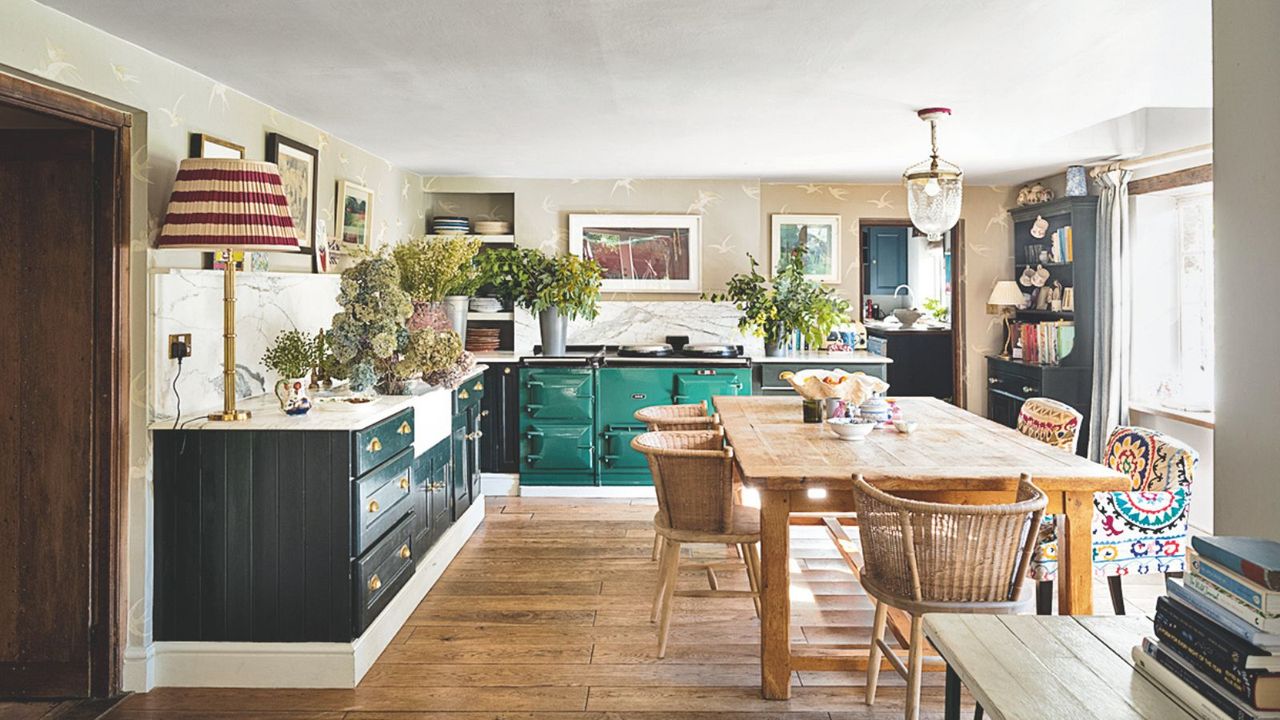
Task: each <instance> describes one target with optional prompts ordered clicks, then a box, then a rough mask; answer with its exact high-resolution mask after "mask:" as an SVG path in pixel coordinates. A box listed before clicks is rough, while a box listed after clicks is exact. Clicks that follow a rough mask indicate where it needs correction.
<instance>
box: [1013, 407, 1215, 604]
mask: <svg viewBox="0 0 1280 720" xmlns="http://www.w3.org/2000/svg"><path fill="white" fill-rule="evenodd" d="M1105 457H1106V460H1105V462H1106V464H1107V466H1108V467H1111V468H1114V469H1116V470H1119V471H1121V472H1124V473H1126V474H1128V475H1129V477H1130V478H1132V481H1133V489H1132V490H1129V491H1128V492H1112V493H1096V494H1094V496H1093V507H1094V513H1093V521H1092V528H1091V533H1092V537H1093V571H1094V574H1096V575H1135V574H1147V573H1168V572H1182V571H1183V569H1184V568H1185V564H1186V544H1187V513H1188V510H1189V508H1190V501H1191V480H1192V478H1193V476H1194V474H1195V466H1196V462H1197V461H1198V460H1199V456H1198V455H1197V454H1196V452H1195V451H1194V450H1192V449H1191V448H1189V447H1187V446H1186V445H1184V444H1182V443H1181V442H1179V441H1177V440H1175V439H1174V438H1171V437H1169V436H1168V435H1164V434H1163V433H1158V432H1155V431H1153V430H1147V429H1145V428H1137V427H1119V428H1116V430H1115V431H1114V432H1112V433H1111V437H1110V439H1109V440H1108V441H1107V449H1106V456H1105ZM1046 520H1047V521H1046V523H1045V524H1044V525H1043V526H1041V532H1040V546H1039V547H1038V548H1037V550H1036V553H1035V556H1034V557H1033V558H1032V561H1031V577H1032V578H1033V579H1035V580H1053V579H1055V578H1056V577H1057V572H1058V535H1057V524H1056V522H1054V521H1053V520H1051V519H1046Z"/></svg>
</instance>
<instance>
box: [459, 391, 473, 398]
mask: <svg viewBox="0 0 1280 720" xmlns="http://www.w3.org/2000/svg"><path fill="white" fill-rule="evenodd" d="M469 397H471V393H469V392H467V391H466V390H459V391H458V399H459V400H466V399H467V398H469Z"/></svg>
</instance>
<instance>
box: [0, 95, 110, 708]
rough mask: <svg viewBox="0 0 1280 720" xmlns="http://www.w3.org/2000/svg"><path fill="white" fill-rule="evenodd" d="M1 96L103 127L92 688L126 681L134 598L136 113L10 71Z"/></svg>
mask: <svg viewBox="0 0 1280 720" xmlns="http://www.w3.org/2000/svg"><path fill="white" fill-rule="evenodd" d="M0 104H4V105H10V106H13V107H17V108H21V109H23V110H26V111H29V112H34V113H39V114H43V115H48V116H52V117H56V118H58V119H61V120H65V121H69V122H72V123H75V124H77V125H80V126H82V127H86V128H88V129H90V130H92V131H93V154H94V159H93V174H94V180H95V183H96V185H97V187H98V189H99V192H98V193H97V198H96V199H95V204H94V208H93V214H94V231H93V234H94V238H93V245H94V250H93V252H94V263H95V264H94V267H95V270H94V278H93V280H94V318H93V327H94V339H95V343H94V348H93V352H92V358H93V361H92V362H93V387H94V401H93V407H92V410H91V417H92V420H91V438H92V443H93V448H92V451H91V453H90V458H91V462H92V467H93V470H92V474H93V476H92V478H91V480H90V489H91V493H92V497H91V498H90V537H89V543H90V558H89V565H90V583H91V585H90V592H89V595H90V597H89V623H90V635H89V692H90V694H91V695H92V696H94V697H107V696H110V695H115V694H117V693H118V692H119V690H120V672H121V664H122V655H121V652H122V649H123V643H122V641H121V639H122V638H123V637H124V635H123V630H124V626H125V617H124V612H123V608H124V606H125V604H124V599H123V597H122V593H123V591H124V588H123V586H122V584H121V578H122V572H121V566H122V559H123V558H124V534H123V528H124V524H125V518H124V507H125V505H124V496H125V492H126V490H127V488H126V484H125V483H126V480H127V478H128V457H129V322H130V317H129V203H130V180H131V175H130V171H129V163H130V147H131V135H130V134H131V132H132V126H133V116H132V115H131V114H129V113H127V112H123V111H120V110H116V109H114V108H110V107H107V106H105V105H101V104H99V103H96V102H92V101H90V100H87V99H85V98H82V97H79V96H77V95H74V94H71V93H68V92H65V91H62V90H57V89H54V88H52V87H48V86H45V85H40V84H37V83H33V82H30V81H27V80H24V79H22V78H19V77H16V76H14V75H9V74H5V73H0Z"/></svg>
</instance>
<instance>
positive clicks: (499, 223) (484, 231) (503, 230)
mask: <svg viewBox="0 0 1280 720" xmlns="http://www.w3.org/2000/svg"><path fill="white" fill-rule="evenodd" d="M476 234H477V235H510V234H511V223H509V222H507V221H506V220H477V221H476Z"/></svg>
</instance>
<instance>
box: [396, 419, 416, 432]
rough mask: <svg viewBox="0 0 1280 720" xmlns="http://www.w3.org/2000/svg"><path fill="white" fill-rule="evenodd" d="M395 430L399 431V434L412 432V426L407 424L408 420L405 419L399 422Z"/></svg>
mask: <svg viewBox="0 0 1280 720" xmlns="http://www.w3.org/2000/svg"><path fill="white" fill-rule="evenodd" d="M396 432H397V433H399V434H400V435H408V434H409V433H411V432H413V426H412V425H410V424H409V421H408V420H405V421H404V422H402V423H400V427H398V428H396Z"/></svg>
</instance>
